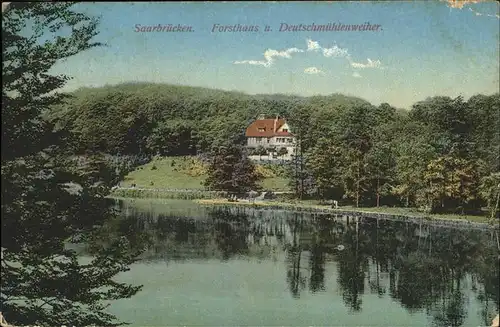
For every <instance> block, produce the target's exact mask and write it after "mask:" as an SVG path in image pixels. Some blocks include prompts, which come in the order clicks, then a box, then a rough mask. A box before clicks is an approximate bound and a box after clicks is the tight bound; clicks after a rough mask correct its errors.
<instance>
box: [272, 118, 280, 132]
mask: <svg viewBox="0 0 500 327" xmlns="http://www.w3.org/2000/svg"><path fill="white" fill-rule="evenodd" d="M278 118H279V116H278V115H276V119H275V120H274V129H273V131H274V132H275V133H276V132H277V130H276V125H278Z"/></svg>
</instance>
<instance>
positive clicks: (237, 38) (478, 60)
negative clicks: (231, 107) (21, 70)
mask: <svg viewBox="0 0 500 327" xmlns="http://www.w3.org/2000/svg"><path fill="white" fill-rule="evenodd" d="M77 8H78V10H80V11H84V12H86V13H89V14H91V15H100V16H101V24H100V34H99V35H98V36H97V37H96V41H102V42H105V43H107V44H108V46H107V47H102V48H95V49H92V50H89V51H86V52H84V53H81V54H78V55H77V56H74V57H72V58H69V59H67V60H66V61H64V62H61V63H58V64H57V65H56V66H55V67H54V71H55V72H64V73H66V74H69V75H70V76H72V77H73V80H72V81H70V82H69V83H68V85H67V86H66V89H67V90H72V89H75V88H78V87H81V86H101V85H104V84H116V83H120V82H128V81H149V82H164V83H173V84H182V85H193V86H203V87H210V88H219V89H224V90H237V91H243V92H246V93H250V94H256V93H288V94H299V95H305V96H309V95H315V94H331V93H343V94H348V95H354V96H358V97H361V98H364V99H366V100H368V101H370V102H372V103H373V104H379V103H381V102H388V103H390V104H392V105H394V106H397V107H401V108H410V106H411V105H412V104H413V103H415V102H416V101H419V100H423V99H425V98H426V97H428V96H434V95H448V96H453V97H454V96H458V95H463V96H464V97H466V98H468V97H470V96H471V95H474V94H477V93H483V94H492V93H494V92H498V90H499V77H498V76H499V43H498V41H499V32H498V31H499V22H500V20H499V18H498V16H496V15H498V13H499V5H498V4H497V3H496V2H487V3H477V4H466V5H464V6H463V8H451V7H450V6H448V4H447V3H446V2H437V1H436V2H424V1H415V2H330V3H327V2H323V3H319V2H288V3H287V2H281V3H278V2H276V3H269V2H268V3H264V2H253V3H251V2H248V3H245V2H228V3H203V2H191V3H174V2H172V3H95V4H92V3H84V4H80V5H78V7H77ZM365 22H369V23H370V24H372V25H375V24H379V25H381V28H380V29H379V31H375V32H372V31H364V32H360V31H356V32H354V31H303V32H279V28H280V24H281V23H286V24H290V25H297V24H304V25H308V24H312V23H314V24H328V23H336V24H339V23H341V24H349V25H351V24H364V23H365ZM136 24H140V25H141V26H148V25H158V24H161V25H167V24H173V25H177V24H181V25H187V26H192V28H193V30H194V31H193V32H184V33H181V32H178V33H175V32H136V30H135V26H136ZM214 24H220V25H234V24H240V25H258V26H259V32H215V33H214V32H212V28H213V25H214ZM265 25H269V26H270V27H271V29H272V31H269V32H264V26H265ZM290 49H291V50H290Z"/></svg>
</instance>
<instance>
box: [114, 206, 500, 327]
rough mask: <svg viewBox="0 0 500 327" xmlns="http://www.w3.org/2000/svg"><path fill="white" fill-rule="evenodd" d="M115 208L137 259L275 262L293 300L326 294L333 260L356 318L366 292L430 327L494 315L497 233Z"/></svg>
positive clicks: (227, 211) (236, 212)
mask: <svg viewBox="0 0 500 327" xmlns="http://www.w3.org/2000/svg"><path fill="white" fill-rule="evenodd" d="M119 206H120V208H121V209H122V210H123V212H124V215H123V216H124V217H123V219H122V220H121V221H120V222H119V223H117V224H118V225H117V226H118V228H115V231H116V232H117V233H119V234H120V233H121V234H122V235H127V237H129V238H130V239H131V243H132V244H133V245H134V246H136V247H147V251H146V252H145V256H144V260H167V261H172V260H176V261H179V260H180V261H183V260H203V259H219V260H221V261H229V260H232V259H234V258H238V259H241V258H246V259H248V260H257V261H258V260H274V261H280V260H281V261H282V262H283V264H285V265H286V276H283V278H285V279H286V284H287V285H288V288H289V292H290V294H291V296H292V297H293V298H297V299H299V298H301V295H303V294H304V292H308V293H309V294H321V293H325V292H328V291H329V290H328V287H327V285H331V284H328V283H327V280H328V279H329V278H331V277H330V276H331V275H332V272H328V271H327V270H326V264H327V263H329V262H331V263H336V269H338V271H337V272H336V273H335V275H336V276H337V279H336V283H337V286H338V290H339V291H340V294H341V296H342V299H343V302H344V304H345V306H346V307H347V309H348V310H349V311H351V312H353V313H355V312H360V311H362V310H363V299H364V297H365V296H366V295H369V294H373V295H375V296H376V297H378V298H381V299H382V298H385V297H387V296H388V297H390V298H391V299H393V301H395V302H397V303H399V305H400V306H401V307H403V308H405V309H406V310H407V311H408V312H411V313H414V312H425V313H426V314H427V315H428V317H430V319H431V321H432V323H433V325H435V326H463V325H464V323H465V320H466V318H467V312H468V310H469V308H468V305H469V303H470V302H471V301H477V302H478V303H480V307H481V310H480V312H477V315H478V317H479V318H480V320H481V322H482V323H484V325H488V324H489V323H490V322H491V318H492V316H493V315H494V312H497V311H498V307H499V286H500V285H499V282H498V280H499V262H498V248H497V243H496V237H498V234H497V233H498V232H497V231H485V230H477V229H456V228H455V229H453V228H442V227H435V226H429V225H424V224H415V223H406V222H390V221H383V220H378V221H377V220H374V219H369V218H359V219H355V218H352V217H345V216H335V215H325V214H316V215H313V214H305V213H287V212H273V211H251V210H244V209H237V208H223V209H206V211H205V212H204V213H203V214H198V215H197V216H190V215H186V216H183V215H181V214H179V213H178V212H177V213H175V214H169V213H168V212H165V213H158V212H151V211H148V210H143V209H138V208H135V207H134V206H130V205H128V204H127V202H119ZM339 245H342V246H341V247H340V246H339ZM471 294H472V296H471ZM371 301H373V300H371Z"/></svg>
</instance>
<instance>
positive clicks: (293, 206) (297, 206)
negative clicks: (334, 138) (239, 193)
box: [193, 199, 500, 229]
mask: <svg viewBox="0 0 500 327" xmlns="http://www.w3.org/2000/svg"><path fill="white" fill-rule="evenodd" d="M193 201H194V202H195V203H197V204H199V205H202V206H232V207H243V208H249V209H258V210H286V211H295V212H309V213H324V214H338V215H351V216H356V217H359V216H368V217H370V218H375V219H384V220H399V221H409V222H416V223H422V222H425V223H431V224H433V225H434V224H436V225H446V226H469V227H477V228H488V229H499V227H500V224H499V223H496V224H492V223H491V222H490V221H489V220H488V218H487V217H482V216H466V217H464V218H453V217H449V216H445V215H438V214H423V213H422V214H414V213H410V212H401V213H396V212H389V210H390V209H391V208H379V209H377V210H378V211H374V210H373V209H374V208H366V209H365V208H350V207H347V208H346V207H344V208H343V207H339V208H338V209H334V208H331V207H328V206H326V205H325V206H320V205H310V204H305V203H287V202H279V201H266V202H250V201H248V202H247V201H244V202H243V201H240V202H229V201H228V200H226V199H196V200H193ZM396 209H397V210H402V211H404V208H396ZM467 217H474V218H475V219H477V220H476V221H474V220H471V219H468V218H467Z"/></svg>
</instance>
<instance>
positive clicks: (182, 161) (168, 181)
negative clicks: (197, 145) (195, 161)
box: [120, 157, 205, 190]
mask: <svg viewBox="0 0 500 327" xmlns="http://www.w3.org/2000/svg"><path fill="white" fill-rule="evenodd" d="M191 159H192V158H190V157H166V158H160V159H154V160H153V161H151V162H149V163H147V164H145V165H142V166H139V167H137V169H136V170H134V171H132V172H131V173H129V174H128V175H127V176H125V178H124V180H123V181H122V182H121V183H120V186H122V187H129V186H130V185H131V184H136V186H137V187H142V188H169V189H196V190H203V189H204V187H203V185H202V184H201V183H202V182H203V180H204V179H205V177H204V176H189V175H188V174H187V173H186V172H185V170H184V169H183V168H185V166H187V165H188V164H189V160H191ZM172 163H173V164H172ZM153 167H156V169H154V168H153Z"/></svg>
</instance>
